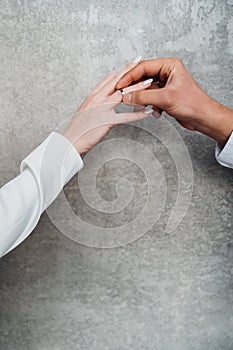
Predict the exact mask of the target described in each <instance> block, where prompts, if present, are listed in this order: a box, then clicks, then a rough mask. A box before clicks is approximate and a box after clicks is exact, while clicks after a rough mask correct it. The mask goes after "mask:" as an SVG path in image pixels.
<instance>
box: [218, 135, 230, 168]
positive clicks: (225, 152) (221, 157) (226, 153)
mask: <svg viewBox="0 0 233 350" xmlns="http://www.w3.org/2000/svg"><path fill="white" fill-rule="evenodd" d="M215 157H216V159H217V161H218V162H219V164H221V165H223V166H226V167H228V168H232V169H233V132H232V133H231V136H230V138H229V139H228V141H227V143H226V145H225V146H224V148H223V149H221V148H220V147H219V145H216V149H215Z"/></svg>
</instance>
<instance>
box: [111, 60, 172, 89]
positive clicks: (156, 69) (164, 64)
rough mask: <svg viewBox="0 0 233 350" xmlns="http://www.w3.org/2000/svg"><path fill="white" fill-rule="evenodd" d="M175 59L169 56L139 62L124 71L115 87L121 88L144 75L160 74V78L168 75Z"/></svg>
mask: <svg viewBox="0 0 233 350" xmlns="http://www.w3.org/2000/svg"><path fill="white" fill-rule="evenodd" d="M174 64H175V60H174V59H171V58H164V59H155V60H147V61H142V62H140V63H139V64H138V65H137V66H136V67H133V68H132V69H131V70H130V71H128V72H126V73H125V74H124V76H122V77H121V78H120V80H119V81H118V83H117V84H116V89H122V88H125V87H126V86H129V85H130V84H131V83H133V82H135V81H138V80H139V79H141V78H142V77H144V76H156V75H158V74H159V75H160V77H161V78H164V77H165V76H167V75H169V74H170V72H171V69H172V67H173V66H174Z"/></svg>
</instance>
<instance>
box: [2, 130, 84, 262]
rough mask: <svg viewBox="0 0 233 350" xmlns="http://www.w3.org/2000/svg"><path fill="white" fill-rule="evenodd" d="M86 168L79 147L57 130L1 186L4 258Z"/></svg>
mask: <svg viewBox="0 0 233 350" xmlns="http://www.w3.org/2000/svg"><path fill="white" fill-rule="evenodd" d="M82 167H83V161H82V159H81V157H80V155H79V154H78V152H77V151H76V149H75V148H74V147H73V146H72V144H71V143H70V142H69V141H68V139H66V138H65V137H64V136H62V135H60V134H58V133H56V132H53V133H52V134H50V135H49V137H48V138H47V139H46V140H45V141H44V142H43V143H42V144H41V145H40V146H39V147H37V148H36V149H35V150H34V151H33V152H32V153H31V154H29V156H28V157H27V158H26V159H24V160H23V162H22V164H21V168H20V172H21V174H20V175H19V176H17V177H16V178H15V179H13V180H12V181H10V182H9V183H7V184H6V185H5V186H3V187H2V188H1V189H0V257H1V256H3V255H5V254H6V253H8V252H10V251H11V250H12V249H14V248H15V247H16V246H17V245H19V244H20V243H21V242H22V241H23V240H25V239H26V238H27V237H28V236H29V234H30V233H31V232H32V230H33V229H34V228H35V226H36V225H37V223H38V221H39V219H40V216H41V214H42V213H43V211H44V210H46V209H47V207H48V206H49V205H50V204H51V203H52V202H53V201H54V200H55V198H56V197H57V196H58V194H59V193H60V192H61V190H62V188H63V187H64V185H65V184H66V183H67V182H69V180H70V179H71V178H72V177H73V176H74V175H75V174H76V173H77V172H78V171H79V170H80V169H81V168H82Z"/></svg>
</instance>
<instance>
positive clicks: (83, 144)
mask: <svg viewBox="0 0 233 350" xmlns="http://www.w3.org/2000/svg"><path fill="white" fill-rule="evenodd" d="M137 64H138V62H136V61H134V62H131V63H128V64H127V65H126V67H124V68H123V69H122V70H121V71H120V72H118V73H114V74H111V75H109V76H108V77H106V78H105V79H104V80H103V81H102V82H101V83H99V84H98V85H97V86H96V88H95V89H94V90H93V91H92V92H91V93H90V94H89V95H88V96H87V98H86V99H85V101H84V102H83V103H82V105H81V106H80V107H79V109H78V110H77V112H76V113H75V115H74V116H73V118H72V120H71V122H70V123H69V125H68V126H67V128H66V129H65V131H64V132H63V135H64V136H65V137H66V138H68V139H69V141H70V142H71V143H72V144H73V145H74V146H75V147H76V149H77V151H78V152H79V153H80V154H82V153H85V152H88V151H89V150H90V149H91V148H93V147H94V146H95V145H96V144H97V143H98V142H99V141H100V140H101V139H102V138H103V137H104V136H105V135H106V133H107V132H108V131H109V129H110V128H111V127H112V126H114V125H116V124H120V123H126V122H131V121H135V120H139V119H143V118H146V117H148V116H149V115H150V114H151V113H152V112H153V110H152V109H151V108H150V109H146V110H145V108H141V110H140V111H138V112H132V113H121V114H119V113H116V112H115V110H114V108H115V107H116V105H118V104H119V103H121V102H122V93H121V91H116V90H115V85H116V84H117V82H118V81H119V79H120V78H121V77H122V76H123V75H124V74H125V73H127V72H128V71H130V70H131V69H132V68H134V67H136V65H137ZM151 83H152V79H150V80H149V81H147V82H140V83H139V84H136V85H134V86H133V87H130V88H129V89H128V91H129V92H130V91H137V90H144V89H146V88H148V87H150V86H151Z"/></svg>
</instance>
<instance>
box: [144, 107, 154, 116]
mask: <svg viewBox="0 0 233 350" xmlns="http://www.w3.org/2000/svg"><path fill="white" fill-rule="evenodd" d="M153 112H154V110H153V109H152V108H148V109H145V111H144V114H146V115H147V114H152V113H153Z"/></svg>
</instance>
